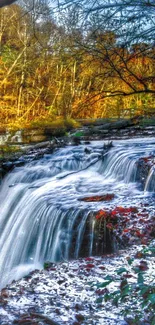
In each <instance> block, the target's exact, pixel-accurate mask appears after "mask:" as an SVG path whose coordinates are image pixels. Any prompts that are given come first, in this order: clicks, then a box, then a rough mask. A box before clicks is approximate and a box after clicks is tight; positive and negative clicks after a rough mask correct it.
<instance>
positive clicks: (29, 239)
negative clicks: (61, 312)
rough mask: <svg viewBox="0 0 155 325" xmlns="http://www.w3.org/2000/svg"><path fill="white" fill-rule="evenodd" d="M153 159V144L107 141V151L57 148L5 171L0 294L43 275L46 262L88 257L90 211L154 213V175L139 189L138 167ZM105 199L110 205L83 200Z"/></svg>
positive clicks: (98, 146)
mask: <svg viewBox="0 0 155 325" xmlns="http://www.w3.org/2000/svg"><path fill="white" fill-rule="evenodd" d="M154 155H155V139H154V138H142V139H131V140H118V141H113V146H112V147H111V148H110V150H108V151H106V150H104V149H103V142H102V141H92V142H91V143H90V144H87V145H86V144H81V145H79V146H67V147H65V148H61V149H58V150H56V151H55V152H54V153H53V154H45V155H44V157H43V158H41V159H39V160H33V161H31V162H30V163H27V164H26V165H25V166H22V167H16V168H15V169H14V170H13V171H12V172H10V173H9V174H8V175H7V176H6V177H5V179H4V180H3V182H2V184H1V191H0V211H1V217H0V287H1V288H3V287H4V286H5V285H6V284H8V283H11V282H12V280H18V279H20V278H21V277H23V276H25V275H26V274H28V273H29V272H31V271H32V270H35V269H42V267H43V265H44V262H45V261H51V262H59V261H68V260H70V259H77V258H79V257H84V256H92V255H93V254H94V253H93V247H94V227H95V222H96V221H95V219H94V218H93V217H92V214H91V212H94V211H98V210H100V209H113V208H114V207H116V206H123V207H130V206H140V204H142V203H145V204H149V209H150V211H153V210H154V190H155V170H154V167H152V168H151V170H150V172H149V175H148V178H147V180H146V182H145V186H144V189H143V187H142V184H141V183H140V182H138V181H137V174H138V170H137V168H138V167H137V166H138V165H137V161H138V160H139V159H140V158H141V157H154ZM152 159H153V158H152ZM107 193H108V194H114V198H113V199H112V200H110V201H100V202H95V201H84V200H82V199H84V198H89V197H93V196H97V195H98V196H104V195H107ZM88 223H89V227H88ZM86 229H87V234H86V233H85V232H86ZM85 236H86V239H85ZM85 243H86V246H87V247H86V250H85V251H84V250H83V245H85ZM113 250H114V251H115V247H113Z"/></svg>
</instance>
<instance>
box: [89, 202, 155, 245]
mask: <svg viewBox="0 0 155 325" xmlns="http://www.w3.org/2000/svg"><path fill="white" fill-rule="evenodd" d="M95 219H97V222H100V223H103V227H104V229H105V227H106V229H107V230H109V231H113V232H114V233H115V238H117V237H118V238H119V239H121V241H122V242H124V243H125V244H127V243H132V244H133V243H136V244H137V243H138V242H139V243H141V244H144V245H145V244H147V242H148V240H149V238H151V237H152V236H153V234H154V222H152V221H151V218H150V216H149V210H148V209H147V208H143V207H141V208H140V207H139V208H137V207H135V206H131V207H122V206H117V207H115V208H114V209H113V210H110V209H109V210H108V209H105V210H99V211H97V212H96V213H95Z"/></svg>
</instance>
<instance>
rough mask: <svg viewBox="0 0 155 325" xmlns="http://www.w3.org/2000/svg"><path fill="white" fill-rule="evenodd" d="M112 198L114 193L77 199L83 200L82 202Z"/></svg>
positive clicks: (109, 199)
mask: <svg viewBox="0 0 155 325" xmlns="http://www.w3.org/2000/svg"><path fill="white" fill-rule="evenodd" d="M113 198H114V194H105V195H96V196H90V197H84V198H82V199H79V200H80V201H84V202H100V201H111V200H113Z"/></svg>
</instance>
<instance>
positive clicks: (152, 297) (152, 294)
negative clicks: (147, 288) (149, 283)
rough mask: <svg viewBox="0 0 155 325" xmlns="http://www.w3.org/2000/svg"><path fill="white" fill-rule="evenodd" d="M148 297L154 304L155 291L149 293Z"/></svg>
mask: <svg viewBox="0 0 155 325" xmlns="http://www.w3.org/2000/svg"><path fill="white" fill-rule="evenodd" d="M148 299H149V300H150V301H151V303H152V304H155V293H150V294H149V295H148Z"/></svg>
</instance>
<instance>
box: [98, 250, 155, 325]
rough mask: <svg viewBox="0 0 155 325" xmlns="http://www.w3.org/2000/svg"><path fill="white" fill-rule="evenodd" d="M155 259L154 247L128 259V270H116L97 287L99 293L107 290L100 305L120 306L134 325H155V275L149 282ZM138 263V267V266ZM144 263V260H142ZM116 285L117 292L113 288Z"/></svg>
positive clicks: (152, 275) (101, 298)
mask: <svg viewBox="0 0 155 325" xmlns="http://www.w3.org/2000/svg"><path fill="white" fill-rule="evenodd" d="M154 256H155V247H154V246H153V245H152V244H150V245H149V246H148V247H144V248H143V249H142V250H141V251H139V252H138V253H137V254H136V255H135V256H134V258H130V257H129V258H127V266H126V267H121V268H119V269H117V270H115V275H113V276H109V275H107V276H106V277H105V278H104V281H103V282H101V283H97V284H96V287H97V289H99V290H100V289H101V288H102V289H103V288H105V289H104V290H103V291H104V294H103V295H102V296H100V297H99V298H98V299H97V301H96V302H97V303H100V302H102V301H105V302H107V301H111V303H112V304H113V305H115V306H116V307H118V306H119V308H120V310H121V313H122V314H123V315H124V316H132V324H138V322H139V321H143V322H147V323H148V322H149V324H151V325H154V324H155V315H154V310H155V282H154V280H155V274H153V273H152V274H151V278H149V273H148V270H149V261H150V259H152V258H153V257H154ZM137 259H138V262H139V263H138V264H136V263H137ZM139 259H140V260H139ZM112 283H113V284H114V286H113V287H114V288H115V289H116V290H115V289H114V290H112V289H110V288H109V285H111V284H112Z"/></svg>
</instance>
